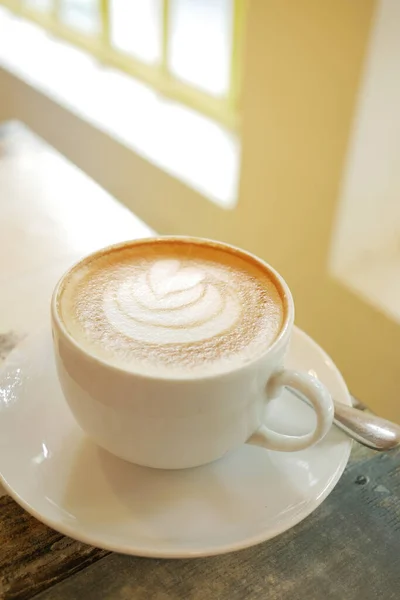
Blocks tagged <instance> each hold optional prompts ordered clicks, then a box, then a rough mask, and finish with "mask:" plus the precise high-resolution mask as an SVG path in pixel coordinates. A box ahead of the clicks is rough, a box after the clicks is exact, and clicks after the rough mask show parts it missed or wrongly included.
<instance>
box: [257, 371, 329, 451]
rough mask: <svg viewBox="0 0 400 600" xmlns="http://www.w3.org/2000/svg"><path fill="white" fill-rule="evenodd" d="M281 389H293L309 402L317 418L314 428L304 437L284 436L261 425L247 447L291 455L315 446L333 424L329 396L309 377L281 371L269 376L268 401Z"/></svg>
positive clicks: (315, 380) (314, 379)
mask: <svg viewBox="0 0 400 600" xmlns="http://www.w3.org/2000/svg"><path fill="white" fill-rule="evenodd" d="M283 387H290V388H293V389H294V390H296V391H298V392H300V393H301V394H303V395H304V396H305V397H306V398H307V400H308V401H309V402H310V404H311V405H312V407H313V408H314V410H315V413H316V415H317V425H316V427H315V429H314V431H310V432H309V433H306V434H304V435H286V434H284V433H278V432H276V431H272V429H269V428H268V427H267V426H266V425H261V427H260V428H259V429H257V431H256V432H255V433H254V434H253V435H252V436H251V437H250V439H248V440H247V443H248V444H252V445H254V446H262V447H264V448H268V449H269V450H279V451H281V452H295V451H297V450H304V449H305V448H308V447H309V446H312V445H313V444H316V443H317V442H319V441H320V440H322V438H323V437H324V436H325V435H326V434H327V433H328V431H329V429H330V427H331V425H332V421H333V415H334V408H333V402H332V398H331V395H330V393H329V392H328V390H327V389H326V387H325V386H324V385H323V384H322V383H321V382H320V381H319V380H318V379H316V378H315V377H311V375H307V374H306V373H299V372H298V371H292V370H290V369H284V370H283V371H278V372H277V373H275V374H274V375H272V377H271V379H270V380H269V381H268V384H267V389H266V393H267V397H268V399H270V398H275V397H277V396H279V394H280V393H281V392H282V388H283Z"/></svg>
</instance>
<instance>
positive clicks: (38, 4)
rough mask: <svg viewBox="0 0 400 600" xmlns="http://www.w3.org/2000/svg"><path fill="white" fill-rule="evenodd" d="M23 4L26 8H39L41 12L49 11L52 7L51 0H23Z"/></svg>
mask: <svg viewBox="0 0 400 600" xmlns="http://www.w3.org/2000/svg"><path fill="white" fill-rule="evenodd" d="M24 4H26V6H27V7H28V8H33V9H35V10H40V11H41V12H50V11H51V8H52V4H53V2H52V0H24Z"/></svg>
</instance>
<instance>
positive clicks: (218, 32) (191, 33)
mask: <svg viewBox="0 0 400 600" xmlns="http://www.w3.org/2000/svg"><path fill="white" fill-rule="evenodd" d="M232 2H233V0H171V2H170V4H171V21H170V49H169V57H168V59H169V60H168V62H169V67H170V69H171V71H172V73H173V74H174V75H176V76H177V77H179V78H180V79H183V80H184V81H187V82H189V83H192V84H193V85H195V86H196V87H199V88H202V89H204V90H206V91H208V92H211V93H212V94H214V95H217V96H221V95H223V94H225V93H226V92H227V91H228V89H229V73H230V59H231V32H232V12H233V11H232Z"/></svg>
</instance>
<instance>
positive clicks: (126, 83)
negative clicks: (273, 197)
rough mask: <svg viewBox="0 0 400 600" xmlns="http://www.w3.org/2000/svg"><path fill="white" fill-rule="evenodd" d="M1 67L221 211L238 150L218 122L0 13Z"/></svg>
mask: <svg viewBox="0 0 400 600" xmlns="http://www.w3.org/2000/svg"><path fill="white" fill-rule="evenodd" d="M0 66H1V67H2V68H4V69H6V70H8V71H10V72H12V73H13V74H14V75H16V76H17V77H19V78H20V79H22V80H23V81H24V82H26V83H28V84H29V85H31V86H33V87H35V88H36V89H38V90H39V91H40V92H42V93H44V94H46V95H47V96H49V97H50V98H52V99H53V100H55V101H56V102H58V103H59V104H61V105H62V106H64V107H65V108H67V109H68V110H71V111H72V112H74V113H75V114H77V115H79V116H80V117H81V118H83V119H85V120H86V121H88V122H89V123H91V124H92V125H95V126H96V127H98V128H99V129H100V130H102V131H104V132H106V133H107V134H109V135H110V136H112V137H114V138H115V139H117V140H118V141H119V142H121V143H123V144H124V145H125V146H126V147H128V148H129V149H131V150H133V151H134V152H135V153H137V154H139V155H140V156H142V157H144V158H145V159H146V160H148V161H149V162H151V163H153V164H155V165H156V166H157V167H159V168H161V169H163V170H164V171H166V172H167V173H169V174H171V175H173V176H174V177H176V178H177V179H180V180H181V181H183V182H184V183H185V184H186V185H188V186H189V187H191V188H193V189H194V190H196V191H197V192H199V193H200V194H202V195H203V196H204V197H206V198H207V199H209V200H212V201H213V202H215V203H217V204H218V205H220V206H222V207H224V208H232V207H233V206H234V205H235V204H236V201H237V196H238V181H239V173H240V157H241V147H240V141H239V139H238V137H237V136H236V135H235V134H233V133H232V132H229V131H227V130H226V129H224V128H223V127H222V126H221V125H219V124H218V123H215V122H214V121H212V120H211V119H208V118H207V117H204V116H202V115H200V114H198V113H196V112H195V111H193V110H190V109H189V108H186V107H184V106H182V105H180V104H178V103H176V102H172V101H169V100H167V99H166V98H163V97H162V96H160V95H159V94H157V93H156V92H154V91H153V90H152V89H151V88H149V87H148V86H146V85H144V84H142V83H140V82H139V81H137V80H135V79H133V78H131V77H129V76H128V75H125V74H123V73H122V72H119V71H117V70H115V69H111V68H106V67H104V66H103V65H101V64H99V63H98V62H97V61H96V59H94V58H93V57H92V56H90V55H88V54H86V53H84V52H82V51H80V50H78V49H76V48H74V47H72V46H71V45H69V44H67V43H65V42H63V41H60V40H57V39H55V38H54V37H52V36H50V35H49V34H48V33H47V32H46V31H44V30H43V29H41V28H40V27H38V26H36V25H34V24H32V23H30V22H28V21H25V20H22V19H20V18H18V17H16V16H14V15H13V14H12V13H10V12H9V11H8V10H6V9H4V8H0Z"/></svg>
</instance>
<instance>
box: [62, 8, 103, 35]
mask: <svg viewBox="0 0 400 600" xmlns="http://www.w3.org/2000/svg"><path fill="white" fill-rule="evenodd" d="M60 19H61V20H62V21H63V22H64V23H65V24H66V25H70V26H71V27H73V28H74V29H79V31H83V32H84V33H90V34H96V33H99V32H100V30H101V18H100V12H99V2H98V0H61V2H60Z"/></svg>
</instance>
